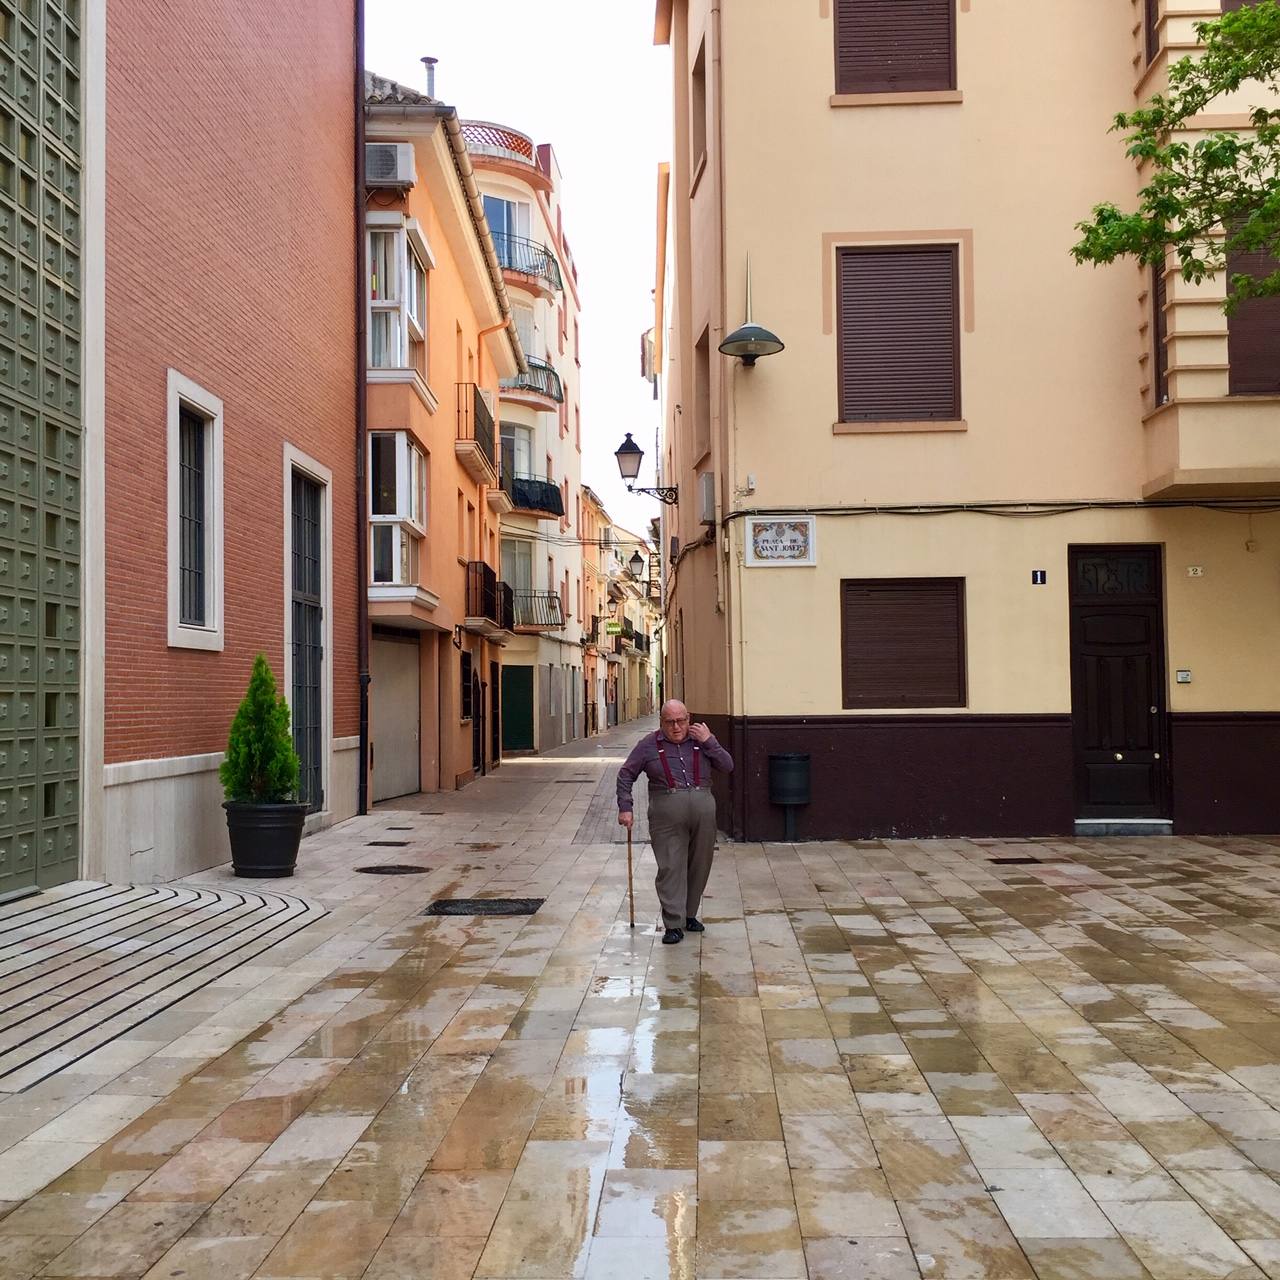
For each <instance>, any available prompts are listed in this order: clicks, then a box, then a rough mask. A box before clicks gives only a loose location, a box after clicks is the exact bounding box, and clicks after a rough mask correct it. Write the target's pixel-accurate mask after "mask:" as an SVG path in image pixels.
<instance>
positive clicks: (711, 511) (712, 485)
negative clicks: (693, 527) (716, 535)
mask: <svg viewBox="0 0 1280 1280" xmlns="http://www.w3.org/2000/svg"><path fill="white" fill-rule="evenodd" d="M698 520H699V522H700V523H702V524H715V522H716V477H715V472H713V471H704V472H703V473H702V474H701V475H700V476H699V477H698Z"/></svg>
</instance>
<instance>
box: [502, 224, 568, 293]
mask: <svg viewBox="0 0 1280 1280" xmlns="http://www.w3.org/2000/svg"><path fill="white" fill-rule="evenodd" d="M491 234H492V235H493V247H494V248H495V249H496V250H497V251H498V261H499V262H500V263H502V265H503V266H504V267H506V269H507V270H508V271H514V272H515V273H516V274H517V275H521V276H532V277H533V278H534V279H537V280H542V281H544V282H545V283H546V286H547V288H548V289H551V290H553V291H555V292H556V293H559V292H561V291H562V290H563V289H564V279H563V277H562V276H561V275H560V263H559V262H558V261H557V260H556V255H555V254H554V253H552V252H551V250H550V249H548V248H547V246H546V245H545V244H539V243H538V242H537V241H536V240H530V239H528V238H527V237H526V236H513V235H512V234H511V233H510V232H509V231H493V232H492V233H491Z"/></svg>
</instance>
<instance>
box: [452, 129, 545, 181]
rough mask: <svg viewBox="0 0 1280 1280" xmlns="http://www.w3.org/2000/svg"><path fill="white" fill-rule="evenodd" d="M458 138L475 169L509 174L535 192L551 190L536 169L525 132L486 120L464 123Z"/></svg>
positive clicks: (532, 148) (528, 138) (542, 173)
mask: <svg viewBox="0 0 1280 1280" xmlns="http://www.w3.org/2000/svg"><path fill="white" fill-rule="evenodd" d="M462 137H463V139H464V140H465V141H466V144H467V151H468V152H470V154H471V158H472V160H473V161H474V162H475V165H476V167H477V168H480V169H492V170H496V171H497V172H499V173H506V174H509V175H510V176H511V177H513V178H516V179H518V180H519V181H520V182H524V183H527V184H528V185H529V186H531V187H533V188H535V189H536V190H538V191H545V192H548V193H549V192H550V191H551V178H550V176H549V175H548V174H546V173H544V172H543V170H542V169H541V168H540V167H539V165H538V156H537V152H536V150H535V149H534V145H533V139H532V138H530V137H529V135H528V134H527V133H521V132H520V131H519V130H518V129H509V128H507V126H506V125H501V124H493V123H491V122H490V121H488V120H464V121H462Z"/></svg>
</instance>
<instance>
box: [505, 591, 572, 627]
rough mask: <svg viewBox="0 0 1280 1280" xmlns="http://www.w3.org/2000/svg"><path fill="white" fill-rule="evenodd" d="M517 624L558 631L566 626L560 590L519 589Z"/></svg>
mask: <svg viewBox="0 0 1280 1280" xmlns="http://www.w3.org/2000/svg"><path fill="white" fill-rule="evenodd" d="M515 612H516V626H517V627H530V628H536V629H538V630H542V631H558V630H559V629H560V628H561V627H563V626H564V608H563V606H562V604H561V601H560V593H559V592H558V591H517V592H516V593H515Z"/></svg>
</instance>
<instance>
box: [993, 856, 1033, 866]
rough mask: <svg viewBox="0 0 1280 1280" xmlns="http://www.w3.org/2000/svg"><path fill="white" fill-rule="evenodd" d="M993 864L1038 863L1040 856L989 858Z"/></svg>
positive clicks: (1022, 864) (1016, 864) (1028, 864)
mask: <svg viewBox="0 0 1280 1280" xmlns="http://www.w3.org/2000/svg"><path fill="white" fill-rule="evenodd" d="M987 861H988V862H990V863H991V864H992V865H993V866H997V867H1026V866H1033V865H1038V864H1039V862H1040V859H1039V858H988V859H987Z"/></svg>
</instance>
